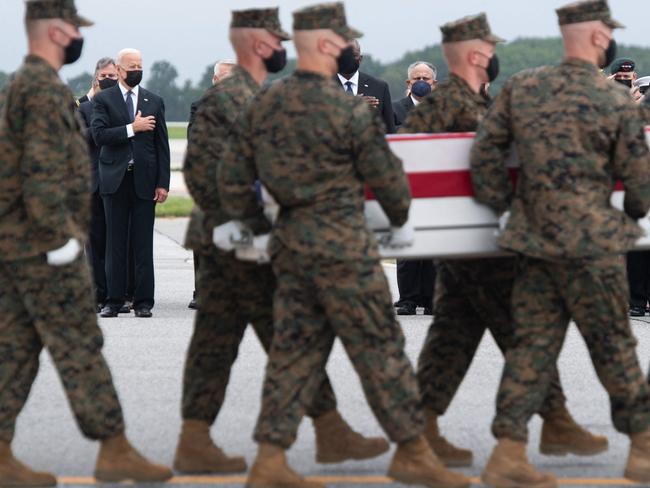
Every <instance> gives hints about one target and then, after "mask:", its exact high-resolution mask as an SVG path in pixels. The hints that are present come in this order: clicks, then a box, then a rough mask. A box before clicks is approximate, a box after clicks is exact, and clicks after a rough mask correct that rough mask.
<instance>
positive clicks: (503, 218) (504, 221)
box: [495, 210, 510, 236]
mask: <svg viewBox="0 0 650 488" xmlns="http://www.w3.org/2000/svg"><path fill="white" fill-rule="evenodd" d="M498 220H499V229H498V230H496V231H495V234H496V235H497V236H500V235H501V234H502V233H503V231H504V230H506V227H507V225H508V221H509V220H510V210H506V211H505V212H503V213H502V214H501V215H500V216H499V219H498Z"/></svg>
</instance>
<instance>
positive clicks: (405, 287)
mask: <svg viewBox="0 0 650 488" xmlns="http://www.w3.org/2000/svg"><path fill="white" fill-rule="evenodd" d="M437 74H438V72H437V70H436V68H435V66H433V65H432V64H431V63H427V62H426V61H416V62H415V63H413V64H411V65H410V66H409V67H408V73H407V79H406V97H404V98H402V99H401V100H399V101H397V102H395V103H393V112H394V113H395V126H396V127H397V128H398V129H399V127H400V126H401V125H402V124H403V123H404V120H406V117H407V115H408V113H409V111H410V110H411V109H413V108H414V107H416V106H417V105H418V104H419V103H420V101H421V100H422V99H423V98H424V97H426V96H427V95H428V94H429V93H431V90H433V89H434V88H435V86H436V77H437ZM435 282H436V269H435V266H434V264H433V261H432V260H430V259H427V260H417V261H404V260H401V259H398V260H397V287H398V289H399V300H398V301H397V303H396V304H395V306H396V307H397V315H415V314H416V313H417V307H423V308H424V315H431V314H432V313H433V290H434V283H435Z"/></svg>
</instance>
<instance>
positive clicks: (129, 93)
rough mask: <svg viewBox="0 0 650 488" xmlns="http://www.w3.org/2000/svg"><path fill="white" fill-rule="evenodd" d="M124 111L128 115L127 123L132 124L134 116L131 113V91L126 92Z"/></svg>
mask: <svg viewBox="0 0 650 488" xmlns="http://www.w3.org/2000/svg"><path fill="white" fill-rule="evenodd" d="M126 111H127V112H128V113H129V122H133V121H134V120H135V114H134V113H133V92H132V91H131V90H129V91H128V92H126Z"/></svg>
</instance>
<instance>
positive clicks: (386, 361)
mask: <svg viewBox="0 0 650 488" xmlns="http://www.w3.org/2000/svg"><path fill="white" fill-rule="evenodd" d="M273 270H274V271H275V275H276V276H277V277H278V289H277V291H276V295H275V302H274V310H275V314H274V315H275V336H274V337H273V345H272V346H271V352H270V354H269V362H268V364H267V367H266V378H265V381H264V390H263V395H262V411H261V413H260V417H259V419H258V423H257V427H256V430H255V440H256V441H257V442H265V443H271V444H275V445H279V446H282V447H283V448H288V447H289V446H290V445H291V444H292V443H293V442H294V440H295V437H296V431H297V429H298V425H299V424H300V421H301V420H302V416H303V413H304V409H305V405H306V404H307V402H308V401H309V399H310V398H312V397H313V395H314V392H315V391H316V389H317V388H318V387H319V385H320V384H321V383H322V381H323V374H324V371H325V365H326V364H327V360H328V358H329V355H330V352H331V350H332V346H333V344H334V339H335V338H336V337H338V338H339V339H340V340H341V343H342V344H343V347H344V349H345V351H346V352H347V354H348V356H349V358H350V360H351V361H352V364H353V365H354V368H355V370H356V372H357V374H358V375H359V377H360V379H361V384H362V386H363V389H364V393H365V396H366V398H367V400H368V403H369V404H370V407H371V408H372V410H373V412H374V414H375V416H376V417H377V419H378V421H379V423H380V424H381V426H382V427H383V429H384V430H385V431H386V433H387V434H388V436H389V437H390V439H391V440H393V441H394V442H403V441H406V440H410V439H413V438H415V437H417V436H418V435H420V434H421V432H422V429H423V416H422V412H421V409H420V396H419V392H418V388H417V382H416V379H415V374H414V372H413V368H412V366H411V363H410V362H409V360H408V358H407V357H406V355H405V353H404V336H403V334H402V331H401V329H400V327H399V324H398V323H397V321H396V320H395V312H394V310H393V305H392V300H391V296H390V293H389V290H388V283H387V282H386V278H385V276H384V273H383V270H382V268H381V266H380V264H379V262H377V261H376V260H370V259H368V260H365V261H362V262H353V261H321V260H318V259H314V258H313V257H309V256H302V255H297V254H295V253H292V252H290V251H289V250H287V249H282V250H281V251H280V252H279V253H277V255H276V256H274V260H273Z"/></svg>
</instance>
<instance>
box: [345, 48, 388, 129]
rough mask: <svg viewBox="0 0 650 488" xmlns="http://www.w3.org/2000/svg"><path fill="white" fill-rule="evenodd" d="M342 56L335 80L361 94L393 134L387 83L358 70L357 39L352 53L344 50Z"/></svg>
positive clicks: (358, 49) (353, 92)
mask: <svg viewBox="0 0 650 488" xmlns="http://www.w3.org/2000/svg"><path fill="white" fill-rule="evenodd" d="M344 56H345V57H344V59H343V60H342V63H341V71H343V73H338V74H337V75H336V76H335V77H334V78H335V80H336V81H337V82H338V83H340V84H341V87H342V88H343V89H344V90H345V91H346V92H348V93H350V94H351V95H355V96H357V95H358V96H363V97H364V99H365V100H366V101H367V102H368V103H369V104H370V106H371V107H373V108H375V109H376V110H378V111H379V113H380V115H381V118H382V120H383V121H384V125H385V127H386V133H387V134H393V133H394V132H395V119H394V116H393V104H392V102H391V98H390V90H389V89H388V83H386V82H385V81H382V80H380V79H378V78H375V77H373V76H370V75H368V74H366V73H363V72H361V71H359V67H360V66H361V62H362V61H363V56H362V54H361V46H360V45H359V41H357V40H356V39H355V40H354V41H352V53H350V54H349V55H348V54H347V53H345V52H344Z"/></svg>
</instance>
